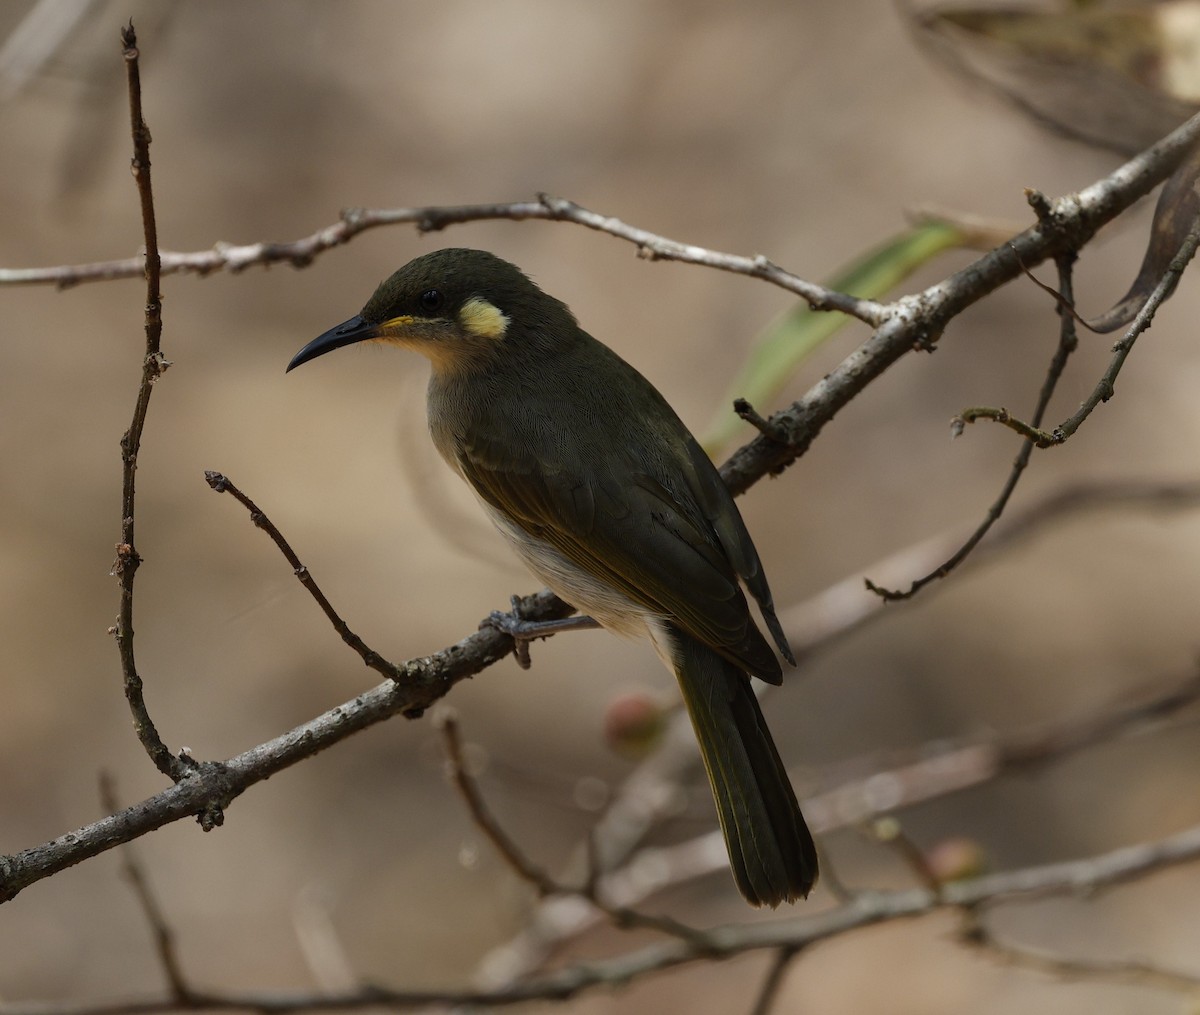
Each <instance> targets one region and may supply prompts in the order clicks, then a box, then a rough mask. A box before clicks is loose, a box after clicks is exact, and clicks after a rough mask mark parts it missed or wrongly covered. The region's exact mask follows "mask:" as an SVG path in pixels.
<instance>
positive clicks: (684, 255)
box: [0, 194, 882, 325]
mask: <svg viewBox="0 0 1200 1015" xmlns="http://www.w3.org/2000/svg"><path fill="white" fill-rule="evenodd" d="M490 219H507V220H510V221H514V222H520V221H524V220H526V219H541V220H543V221H550V222H572V223H574V224H576V225H581V226H584V227H586V228H588V229H594V230H596V231H597V232H602V233H607V234H608V235H609V236H615V237H617V238H618V239H622V240H627V241H628V242H630V243H632V244H634V246H636V247H637V251H638V256H640V257H644V258H646V259H647V260H651V261H681V262H684V263H686V264H697V265H704V266H706V267H709V268H716V269H717V270H719V271H728V272H732V273H733V274H736V275H746V276H749V277H750V278H757V279H762V280H763V281H764V282H769V283H771V284H772V285H777V286H779V287H780V288H782V289H786V290H787V291H788V292H791V293H795V294H796V295H797V296H799V297H800V298H801V299H804V300H806V301H807V302H808V303H809V304H810V305H811V306H812V307H813V309H815V310H837V311H841V312H842V313H845V314H849V315H850V316H852V317H857V318H858V319H859V320H861V321H864V322H866V323H867V324H871V325H875V324H878V323H880V321H881V320H882V312H881V308H880V306H879V304H877V303H874V302H872V301H871V300H864V299H859V298H857V297H855V296H850V295H847V294H846V293H839V292H835V291H834V290H832V289H827V288H826V287H825V286H822V285H817V284H816V283H815V282H809V281H806V280H805V279H802V278H800V277H799V276H797V275H793V274H792V273H791V272H789V271H785V270H784V269H782V268H780V267H779V266H778V265H776V264H773V263H771V262H770V261H769V260H767V259H766V258H765V257H762V256H758V257H746V256H743V255H740V254H726V253H722V252H720V251H716V250H709V249H708V248H706V247H700V246H696V245H695V244H692V243H682V242H680V241H679V240H672V239H669V238H668V237H665V236H659V235H658V234H657V233H652V232H650V231H649V230H646V229H640V228H638V227H637V226H631V225H629V224H628V223H625V222H622V221H621V220H620V219H618V218H615V217H613V216H611V215H601V214H599V213H598V212H594V211H591V210H589V209H587V208H584V207H583V206H582V205H579V204H576V203H575V202H574V201H569V200H567V199H566V198H562V197H554V196H552V195H550V194H539V195H538V196H537V200H535V201H513V202H508V203H498V204H467V205H458V206H449V207H446V206H441V207H439V206H434V207H428V208H350V209H347V210H346V211H343V212H342V215H341V219H340V221H338V222H336V223H334V224H333V225H331V226H326V227H325V228H324V229H318V230H317V231H316V232H315V233H313V234H312V235H310V236H306V237H304V238H303V239H299V240H293V241H291V242H290V243H252V244H247V245H245V246H234V245H232V244H227V243H219V244H217V245H216V246H215V247H213V249H212V250H204V251H197V252H194V253H186V254H185V253H172V252H170V251H166V252H164V253H163V266H162V267H163V272H164V273H166V274H173V273H175V272H190V273H192V274H197V275H208V274H210V273H212V272H215V271H230V272H238V271H244V270H245V269H246V268H249V267H251V266H252V265H268V264H276V263H280V262H283V263H286V264H290V265H292V266H293V267H295V268H304V267H307V266H308V265H309V264H311V263H312V261H313V259H314V258H315V257H316V256H317V255H318V254H321V253H323V252H324V251H326V250H329V249H330V248H332V247H336V246H340V245H341V244H343V243H347V242H349V241H350V240H351V239H353V238H354V237H355V236H357V235H358V234H359V233H362V232H366V231H367V230H368V229H376V228H378V227H380V226H395V225H415V226H416V227H417V230H418V231H419V232H422V233H430V232H436V231H438V230H441V229H445V228H447V227H448V226H451V225H461V224H463V223H466V222H481V221H487V220H490ZM140 271H141V268H140V262H139V261H138V260H137V259H136V258H127V259H124V260H119V261H101V262H97V263H94V264H79V265H61V266H59V267H54V268H3V269H0V285H6V284H7V285H38V284H45V285H55V286H58V287H59V288H66V287H68V286H72V285H77V284H79V283H81V282H100V281H110V280H113V279H118V278H132V277H134V276H136V275H137V274H139V273H140Z"/></svg>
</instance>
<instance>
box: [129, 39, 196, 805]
mask: <svg viewBox="0 0 1200 1015" xmlns="http://www.w3.org/2000/svg"><path fill="white" fill-rule="evenodd" d="M121 43H122V46H123V47H124V57H125V68H126V75H127V77H128V83H129V121H130V125H131V128H132V131H133V159H132V161H131V162H130V168H131V171H132V172H133V178H134V180H135V181H137V190H138V197H139V198H140V200H141V205H142V230H143V233H144V235H145V238H146V255H145V258H144V260H143V262H142V267H141V270H142V272H143V273H144V275H145V278H146V325H145V328H146V353H145V356H144V357H143V358H142V381H141V384H140V385H139V386H138V396H137V402H136V404H135V405H134V409H133V421H132V422H131V423H130V424H129V429H128V430H126V431H125V435H124V436H123V437H122V438H121V463H122V490H121V541H120V542H119V543H117V559H116V562H115V563H114V564H113V568H112V570H113V574H115V575H116V576H117V578H118V579H119V581H120V583H121V610H120V614H119V616H118V618H117V624H116V628H115V630H114V634H115V635H116V639H117V648H118V651H119V652H120V656H121V670H122V673H123V675H124V685H125V697H126V699H127V700H128V702H129V708H130V710H131V711H132V712H133V727H134V729H135V730H136V731H137V735H138V739H139V740H141V742H142V746H143V747H144V748H145V749H146V753H147V754H148V755H150V758H151V760H152V761H153V762H154V764H155V765H156V766H157V768H158V770H159V771H160V772H162V773H163V775H165V776H168V777H169V778H171V779H172V780H174V781H175V782H178V781H179V780H180V779H181V778H182V777H183V776H184V774H185V773H186V772H187V765H186V764H185V763H184V762H183V761H182V760H181V759H180V758H176V757H175V756H174V755H173V754H171V751H170V749H169V748H168V747H167V745H166V744H164V743H163V741H162V738H161V737H160V736H159V735H158V730H157V729H156V728H155V726H154V722H153V721H152V720H151V718H150V713H149V712H148V711H147V710H146V699H145V695H144V693H143V688H142V678H141V676H140V675H139V674H138V671H137V663H136V660H135V658H134V653H133V580H134V576H135V575H136V574H137V569H138V566H139V565H140V564H141V562H142V558H141V556H140V555H139V554H138V552H137V547H136V545H135V543H134V539H133V536H134V512H135V500H136V492H135V485H136V484H135V477H136V474H137V459H138V452H139V451H140V450H141V446H142V431H143V430H144V429H145V426H146V413H147V411H148V409H149V408H150V392H151V391H153V389H154V382H155V381H157V380H158V378H159V377H160V376H162V373H163V371H164V370H165V369H166V368H167V367H168V366H169V364H168V362H167V361H166V360H165V359H164V358H163V355H162V351H161V347H160V341H161V339H162V293H161V291H160V289H159V272H160V265H159V257H158V227H157V225H156V224H155V219H154V192H153V190H152V189H151V186H150V131H149V129H148V128H147V127H146V122H145V120H144V119H143V118H142V86H141V77H140V75H139V73H138V50H137V35H136V34H135V33H134V30H133V22H132V21H131V22H130V23H129V25H128V26H127V27H126V28H124V29H123V30H122V32H121Z"/></svg>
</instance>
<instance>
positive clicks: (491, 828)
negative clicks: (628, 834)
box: [441, 715, 567, 896]
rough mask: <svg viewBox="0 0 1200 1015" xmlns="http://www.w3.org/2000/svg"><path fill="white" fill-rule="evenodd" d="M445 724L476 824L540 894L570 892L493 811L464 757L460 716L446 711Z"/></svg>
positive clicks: (451, 763)
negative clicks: (512, 835) (502, 825)
mask: <svg viewBox="0 0 1200 1015" xmlns="http://www.w3.org/2000/svg"><path fill="white" fill-rule="evenodd" d="M441 727H442V743H443V744H444V745H445V748H446V762H447V765H448V768H449V771H450V778H451V779H452V780H453V781H454V785H455V787H456V788H457V789H458V792H459V794H460V795H461V796H462V798H463V800H464V801H465V802H466V805H467V810H468V812H470V815H471V820H472V821H474V822H475V827H476V828H478V829H479V830H480V831H481V832H483V834H484V835H485V836H486V837H487V840H488V841H489V842H490V843H491V844H492V845H493V846H494V847H495V849H496V852H497V853H499V854H500V856H501V857H503V859H504V862H505V863H507V864H508V866H509V867H511V868H512V869H513V870H514V871H516V873H517V875H518V876H519V877H520V878H521V880H522V881H527V882H528V883H529V884H531V885H533V887H534V888H535V889H537V891H538V894H540V895H543V896H545V895H559V894H562V893H564V892H566V891H567V890H566V889H564V888H563V887H562V885H560V884H558V882H556V881H555V880H554V879H553V878H552V877H550V875H549V874H547V873H546V872H545V871H544V870H542V868H541V867H539V866H537V864H535V863H534V862H533V861H532V860H530V859H529V857H527V856H526V855H525V852H524V850H522V849H521V847H520V846H518V845H517V844H516V842H514V841H513V840H512V839H511V838H510V837H509V835H508V833H507V832H506V831H504V829H503V828H501V827H500V823H499V822H498V821H497V820H496V819H495V817H494V816H493V815H492V811H491V808H490V807H488V805H487V801H485V800H484V799H483V794H482V793H480V792H479V787H478V786H477V785H476V784H475V780H474V779H473V778H472V777H471V774H470V773H469V772H468V771H467V764H466V759H465V758H464V757H463V748H462V737H461V736H460V735H459V731H458V720H457V719H455V718H454V717H453V716H451V715H446V716H444V717H443V718H442V721H441Z"/></svg>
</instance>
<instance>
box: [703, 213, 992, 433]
mask: <svg viewBox="0 0 1200 1015" xmlns="http://www.w3.org/2000/svg"><path fill="white" fill-rule="evenodd" d="M974 240H975V234H974V233H972V232H971V231H970V230H969V229H966V228H964V227H963V226H960V225H956V224H954V223H951V222H947V221H944V220H942V219H935V218H929V219H925V220H923V221H921V222H918V223H916V224H915V225H913V226H912V227H911V228H909V229H907V230H905V231H904V232H902V233H899V234H898V235H896V236H893V237H892V238H891V239H890V240H888V241H887V242H885V243H883V244H882V245H881V246H879V247H876V248H875V249H873V250H870V251H868V252H867V253H866V254H864V255H863V256H862V257H860V258H859V259H858V260H856V261H854V262H853V263H851V264H850V265H848V266H847V267H845V268H844V269H843V270H842V271H840V272H839V273H838V274H837V275H835V276H834V277H833V278H832V279H831V280H830V281H829V282H827V283H826V285H827V286H828V288H830V289H835V290H837V291H839V292H845V293H850V294H851V295H853V296H858V297H861V298H864V299H879V298H880V297H882V296H884V295H886V294H887V293H888V292H889V291H890V290H891V289H892V288H894V287H895V286H897V285H899V284H900V282H902V281H903V280H904V279H905V278H906V277H907V276H908V275H910V274H911V273H912V272H913V271H915V270H916V269H917V268H919V267H920V266H921V265H923V264H925V263H926V262H927V261H929V260H930V259H932V258H933V257H936V256H937V255H938V254H940V253H941V252H942V251H944V250H947V249H949V248H952V247H960V246H967V245H973V241H974ZM848 320H850V318H848V317H845V316H843V315H842V314H838V313H832V312H825V311H821V312H818V311H814V310H810V309H809V307H808V305H807V304H804V303H799V304H797V305H796V306H795V307H794V308H792V309H791V310H787V311H785V312H784V313H782V314H780V315H779V317H777V318H776V319H775V320H774V321H772V322H771V323H770V324H769V325H767V327H766V329H765V330H764V331H763V333H762V335H761V336H760V337H759V339H758V344H757V348H756V349H755V350H754V352H753V353H752V354H751V356H750V359H749V360H748V361H747V362H746V364H745V366H744V367H743V368H742V370H741V372H740V373H739V374H738V375H737V377H736V378H735V379H734V382H733V384H732V385H731V386H730V388H729V392H728V395H727V396H726V397H725V398H724V399H723V400H722V404H723V405H724V406H725V407H724V408H723V409H722V410H721V411H720V412H719V413H718V414H717V416H716V417H715V418H714V419H713V421H712V423H711V424H710V425H709V428H708V430H707V432H706V433H705V436H704V438H703V439H702V440H701V444H703V445H704V448H705V450H706V451H708V453H709V454H710V455H711V454H715V453H716V452H717V451H719V450H720V449H721V448H722V447H723V446H724V445H726V444H727V443H728V442H729V441H730V440H731V439H732V438H733V436H734V435H735V434H736V433H737V432H738V430H739V428H740V427H741V426H743V425H744V424H743V423H742V421H741V420H740V419H739V418H738V417H737V416H736V415H735V414H734V412H733V410H732V409H731V408H730V406H731V405H732V403H733V401H734V399H736V398H744V399H745V400H746V401H748V402H749V403H750V404H751V405H752V406H754V407H755V409H757V410H759V411H760V412H763V413H764V414H765V412H766V410H767V408H768V407H769V405H770V403H771V402H772V401H773V400H774V398H775V396H776V395H778V394H779V391H780V389H782V388H783V386H784V385H785V384H786V383H787V382H788V380H789V379H790V378H791V376H792V374H793V372H794V371H795V370H796V368H797V366H799V365H800V364H801V363H802V362H803V361H804V360H805V359H806V358H807V357H808V356H809V355H810V354H811V353H812V352H813V351H814V350H815V349H816V348H817V347H818V346H820V344H821V343H822V342H824V341H825V340H826V339H827V338H829V337H830V336H832V335H833V334H834V333H835V332H837V331H838V329H839V328H841V327H842V326H843V325H844V324H846V322H847V321H848Z"/></svg>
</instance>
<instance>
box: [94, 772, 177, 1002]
mask: <svg viewBox="0 0 1200 1015" xmlns="http://www.w3.org/2000/svg"><path fill="white" fill-rule="evenodd" d="M100 799H101V802H102V803H103V805H104V809H105V810H106V811H108V812H109V813H110V814H113V813H115V812H116V811H118V810H120V804H118V803H117V792H116V785H115V784H114V782H113V779H112V776H111V775H109V774H108V773H107V772H104V773H101V776H100ZM119 852H120V855H121V871H122V873H123V874H124V875H125V878H126V880H128V881H129V883H130V885H132V886H133V891H134V894H136V895H137V899H138V903H139V905H141V907H142V912H143V913H144V914H145V916H146V922H147V923H148V924H149V925H150V932H151V933H152V934H153V935H154V948H155V951H157V952H158V960H159V962H160V963H161V965H162V968H163V973H164V974H165V975H166V978H167V986H168V987H169V989H170V991H171V996H172V997H174V998H175V999H176V1001H180V1002H183V1001H186V1000H187V999H188V998H189V997H191V994H192V992H191V989H190V988H189V987H188V984H187V979H186V978H185V977H184V975H183V967H182V966H181V965H180V962H179V956H178V954H177V953H176V951H175V934H174V932H173V931H172V930H171V927H170V925H169V924H168V923H167V918H166V915H165V914H164V913H163V909H162V906H160V905H159V902H158V898H157V897H156V896H155V894H154V890H153V888H151V887H150V879H149V878H148V877H147V876H146V872H145V871H144V870H143V868H142V863H141V858H140V857H139V856H138V854H137V851H136V850H135V849H134V847H133V845H132V844H131V843H126V844H125V845H124V846H122V847H121V849H120V850H119Z"/></svg>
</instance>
